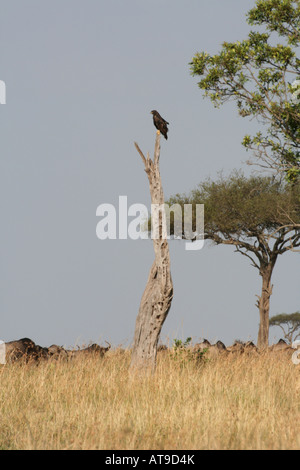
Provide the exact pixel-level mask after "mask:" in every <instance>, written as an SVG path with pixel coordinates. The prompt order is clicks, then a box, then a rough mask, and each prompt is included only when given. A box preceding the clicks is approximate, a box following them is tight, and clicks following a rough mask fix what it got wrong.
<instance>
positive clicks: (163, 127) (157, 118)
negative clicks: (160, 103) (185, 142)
mask: <svg viewBox="0 0 300 470" xmlns="http://www.w3.org/2000/svg"><path fill="white" fill-rule="evenodd" d="M150 114H153V122H154V125H155V127H156V129H157V130H158V131H159V132H161V134H162V135H163V136H164V138H165V139H168V135H167V134H168V130H169V129H168V124H169V123H168V122H167V121H165V120H164V119H163V118H162V117H161V115H160V114H159V113H158V112H157V111H155V110H153V111H151V113H150Z"/></svg>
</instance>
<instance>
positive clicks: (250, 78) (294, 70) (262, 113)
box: [190, 0, 300, 182]
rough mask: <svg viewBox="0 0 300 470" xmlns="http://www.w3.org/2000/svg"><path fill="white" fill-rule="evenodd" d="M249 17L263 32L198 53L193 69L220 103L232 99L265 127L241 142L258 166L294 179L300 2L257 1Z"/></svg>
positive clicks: (298, 142)
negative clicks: (212, 50)
mask: <svg viewBox="0 0 300 470" xmlns="http://www.w3.org/2000/svg"><path fill="white" fill-rule="evenodd" d="M247 21H248V23H249V24H250V25H256V26H263V27H264V30H265V31H264V32H259V31H251V32H250V33H249V36H248V38H247V39H245V40H243V41H236V42H224V43H223V45H222V49H221V51H220V52H219V53H218V54H215V55H212V54H209V53H208V52H198V53H196V54H195V56H194V57H193V59H192V62H191V64H190V65H191V73H192V75H194V76H199V77H201V80H200V82H199V83H198V85H199V87H200V88H201V89H202V90H204V93H205V96H208V97H209V98H210V99H211V101H212V102H213V103H214V105H215V106H216V107H218V106H219V105H221V104H223V103H225V102H227V101H229V100H233V101H235V102H236V105H237V108H238V112H239V114H240V116H242V117H250V118H253V117H255V118H257V120H258V121H259V122H260V123H261V124H262V129H261V131H260V132H258V133H257V134H256V135H254V136H250V135H246V136H245V137H244V139H243V145H244V146H245V147H246V149H247V150H252V151H254V155H255V156H256V157H257V158H258V160H257V163H258V164H259V165H260V166H262V167H264V168H271V169H273V170H276V171H278V172H284V174H285V176H286V177H287V179H288V180H289V181H293V182H294V181H295V180H296V179H297V178H300V60H299V57H297V52H298V51H299V49H297V48H298V47H299V44H300V1H299V0H296V1H292V0H258V1H256V6H255V7H254V8H253V9H252V10H250V11H249V13H248V15H247ZM278 39H279V40H280V43H277V44H276V43H275V41H276V40H278Z"/></svg>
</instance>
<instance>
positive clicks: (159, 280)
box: [130, 132, 173, 372]
mask: <svg viewBox="0 0 300 470" xmlns="http://www.w3.org/2000/svg"><path fill="white" fill-rule="evenodd" d="M135 147H136V149H137V150H138V152H139V154H140V156H141V158H142V160H143V162H144V165H145V171H146V173H147V176H148V180H149V186H150V194H151V203H152V205H153V204H155V205H156V208H158V207H159V208H160V214H159V217H158V231H157V235H158V236H157V238H156V239H153V245H154V253H155V260H154V263H153V265H152V267H151V270H150V274H149V277H148V281H147V285H146V288H145V291H144V294H143V296H142V300H141V304H140V308H139V313H138V316H137V319H136V325H135V334H134V344H133V351H132V358H131V364H130V367H131V369H140V370H143V371H145V372H146V371H151V372H154V370H155V366H156V353H157V343H158V339H159V335H160V332H161V328H162V326H163V323H164V321H165V319H166V317H167V315H168V312H169V310H170V307H171V302H172V298H173V283H172V278H171V272H170V254H169V245H168V241H167V239H166V233H165V232H164V230H163V228H164V221H165V211H164V202H165V201H164V194H163V188H162V183H161V177H160V172H159V157H160V133H159V132H157V134H156V140H155V151H154V160H152V159H151V158H150V156H149V154H148V155H147V159H146V158H145V156H144V155H143V153H142V151H141V150H140V148H139V146H138V145H137V144H136V143H135ZM152 219H153V214H152ZM152 221H153V220H152Z"/></svg>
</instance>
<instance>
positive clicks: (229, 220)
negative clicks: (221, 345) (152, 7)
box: [168, 173, 300, 348]
mask: <svg viewBox="0 0 300 470" xmlns="http://www.w3.org/2000/svg"><path fill="white" fill-rule="evenodd" d="M168 203H169V204H180V205H181V206H182V207H184V204H192V205H193V207H194V209H195V207H196V206H195V205H196V204H204V207H205V223H204V237H205V238H206V239H210V240H212V241H213V242H214V243H215V244H216V245H220V244H223V245H233V246H234V247H235V251H236V252H238V253H241V254H242V255H243V256H245V257H247V258H248V259H249V260H250V261H251V263H252V266H254V267H255V268H256V269H258V271H259V274H260V276H261V277H262V289H261V294H260V295H259V296H258V301H257V307H258V309H259V316H260V323H259V333H258V341H257V345H258V347H259V348H265V347H267V346H268V341H269V310H270V297H271V294H272V287H273V286H272V282H271V280H272V274H273V270H274V267H275V264H276V261H277V259H278V256H279V255H282V254H283V253H285V252H287V251H290V250H295V249H297V247H299V246H300V225H298V227H297V225H295V223H293V224H291V223H290V220H291V219H292V220H293V221H295V222H296V223H298V224H299V222H300V184H297V185H293V186H291V187H289V186H285V185H284V184H283V183H280V182H278V181H276V180H275V179H274V178H270V177H258V176H252V177H250V178H248V179H247V178H246V177H245V176H243V175H242V174H240V173H234V174H232V175H231V176H230V177H228V178H227V179H225V178H222V177H221V178H220V179H219V180H218V181H216V182H213V181H210V180H208V181H205V182H204V183H202V184H200V185H199V187H198V188H197V189H196V190H194V191H192V192H191V193H190V194H189V195H187V196H186V195H180V194H177V195H176V196H174V197H172V198H171V199H170V200H169V201H168ZM194 217H195V210H194ZM194 226H195V221H194Z"/></svg>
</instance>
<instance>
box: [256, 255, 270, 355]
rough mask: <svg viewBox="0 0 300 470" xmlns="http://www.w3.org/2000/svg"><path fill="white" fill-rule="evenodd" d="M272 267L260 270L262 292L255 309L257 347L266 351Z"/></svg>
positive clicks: (268, 266)
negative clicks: (258, 320) (257, 312)
mask: <svg viewBox="0 0 300 470" xmlns="http://www.w3.org/2000/svg"><path fill="white" fill-rule="evenodd" d="M273 268H274V265H273V264H272V263H270V264H268V265H267V266H265V267H264V268H261V269H260V275H261V276H262V291H261V296H260V297H258V301H257V307H258V309H259V318H260V322H259V330H258V339H257V347H258V349H266V348H267V347H268V346H269V329H270V320H269V314H270V297H271V295H272V290H273V286H272V284H271V277H272V272H273Z"/></svg>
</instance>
